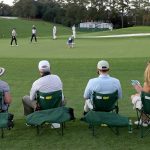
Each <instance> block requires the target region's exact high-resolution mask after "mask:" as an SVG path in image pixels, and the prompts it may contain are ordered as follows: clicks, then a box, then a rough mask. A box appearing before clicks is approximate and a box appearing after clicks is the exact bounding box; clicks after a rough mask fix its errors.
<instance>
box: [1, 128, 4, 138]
mask: <svg viewBox="0 0 150 150" xmlns="http://www.w3.org/2000/svg"><path fill="white" fill-rule="evenodd" d="M1 132H2V134H1V137H2V138H4V129H3V128H1Z"/></svg>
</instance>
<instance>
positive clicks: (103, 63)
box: [97, 60, 109, 70]
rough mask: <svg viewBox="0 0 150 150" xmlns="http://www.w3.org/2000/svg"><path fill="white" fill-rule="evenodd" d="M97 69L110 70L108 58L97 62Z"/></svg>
mask: <svg viewBox="0 0 150 150" xmlns="http://www.w3.org/2000/svg"><path fill="white" fill-rule="evenodd" d="M97 69H99V70H108V69H109V63H108V62H107V61H106V60H101V61H99V62H98V64H97Z"/></svg>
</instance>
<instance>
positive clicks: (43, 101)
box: [36, 90, 64, 135]
mask: <svg viewBox="0 0 150 150" xmlns="http://www.w3.org/2000/svg"><path fill="white" fill-rule="evenodd" d="M36 100H37V110H38V111H40V110H48V109H53V108H58V107H61V106H62V91H61V90H59V91H55V92H50V93H44V92H40V91H38V92H37V98H36ZM37 115H39V113H37ZM39 128H40V126H39V125H37V134H39ZM63 128H64V123H61V129H62V130H61V133H62V135H63Z"/></svg>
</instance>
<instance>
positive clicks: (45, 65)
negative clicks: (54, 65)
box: [38, 60, 50, 72]
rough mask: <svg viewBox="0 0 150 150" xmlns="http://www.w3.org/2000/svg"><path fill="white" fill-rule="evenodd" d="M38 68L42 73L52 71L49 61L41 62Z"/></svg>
mask: <svg viewBox="0 0 150 150" xmlns="http://www.w3.org/2000/svg"><path fill="white" fill-rule="evenodd" d="M38 68H39V70H40V71H42V72H49V71H50V64H49V62H48V61H47V60H41V61H40V62H39V66H38Z"/></svg>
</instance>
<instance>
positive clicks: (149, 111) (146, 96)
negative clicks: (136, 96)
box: [137, 91, 150, 138]
mask: <svg viewBox="0 0 150 150" xmlns="http://www.w3.org/2000/svg"><path fill="white" fill-rule="evenodd" d="M141 101H142V105H143V106H142V109H141V110H137V117H138V122H140V120H141V123H139V126H140V135H141V138H143V137H144V135H147V134H148V133H149V131H150V127H147V128H145V129H144V128H143V126H142V124H143V122H145V121H146V120H147V119H148V120H150V93H146V92H143V91H142V92H141ZM143 115H145V117H144V118H146V117H147V118H146V120H144V119H143V118H142V116H143Z"/></svg>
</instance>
